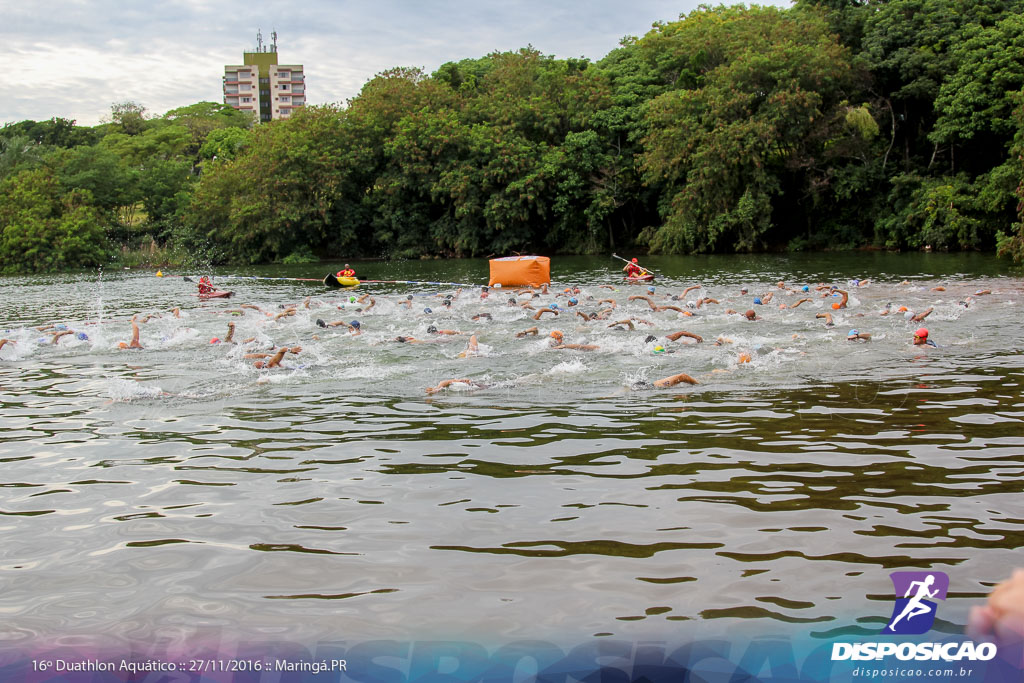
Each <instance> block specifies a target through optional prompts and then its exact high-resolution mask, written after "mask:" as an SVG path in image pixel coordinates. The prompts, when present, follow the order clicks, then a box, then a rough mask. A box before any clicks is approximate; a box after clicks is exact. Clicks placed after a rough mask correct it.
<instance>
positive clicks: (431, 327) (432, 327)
mask: <svg viewBox="0 0 1024 683" xmlns="http://www.w3.org/2000/svg"><path fill="white" fill-rule="evenodd" d="M427 332H429V333H430V334H434V333H435V332H437V326H436V325H431V326H430V327H428V328H427Z"/></svg>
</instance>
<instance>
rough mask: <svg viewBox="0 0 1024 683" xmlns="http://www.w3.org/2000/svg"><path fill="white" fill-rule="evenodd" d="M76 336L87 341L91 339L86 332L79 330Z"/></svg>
mask: <svg viewBox="0 0 1024 683" xmlns="http://www.w3.org/2000/svg"><path fill="white" fill-rule="evenodd" d="M75 336H76V337H78V338H79V339H81V340H82V341H86V340H88V339H89V335H87V334H86V333H85V332H79V333H78V334H76V335H75Z"/></svg>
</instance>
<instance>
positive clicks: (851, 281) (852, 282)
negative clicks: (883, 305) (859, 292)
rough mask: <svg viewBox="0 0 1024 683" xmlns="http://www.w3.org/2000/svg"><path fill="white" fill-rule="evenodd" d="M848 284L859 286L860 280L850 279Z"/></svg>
mask: <svg viewBox="0 0 1024 683" xmlns="http://www.w3.org/2000/svg"><path fill="white" fill-rule="evenodd" d="M850 284H851V285H853V286H854V287H859V286H860V280H850Z"/></svg>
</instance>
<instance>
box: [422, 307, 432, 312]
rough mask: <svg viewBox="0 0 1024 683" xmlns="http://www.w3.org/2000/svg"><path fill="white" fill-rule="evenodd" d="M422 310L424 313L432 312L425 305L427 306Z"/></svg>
mask: <svg viewBox="0 0 1024 683" xmlns="http://www.w3.org/2000/svg"><path fill="white" fill-rule="evenodd" d="M423 312H424V313H433V311H431V310H430V308H429V307H427V308H424V309H423Z"/></svg>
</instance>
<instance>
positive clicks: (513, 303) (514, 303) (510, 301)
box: [508, 296, 519, 306]
mask: <svg viewBox="0 0 1024 683" xmlns="http://www.w3.org/2000/svg"><path fill="white" fill-rule="evenodd" d="M508 302H509V303H510V304H512V305H513V306H515V305H516V304H517V303H519V302H518V301H516V298H515V297H514V296H513V297H509V299H508Z"/></svg>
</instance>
